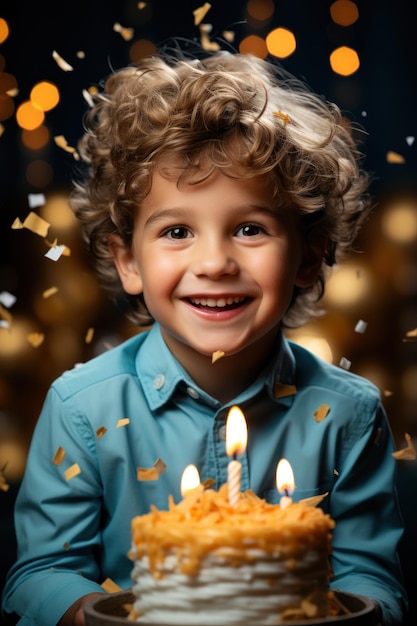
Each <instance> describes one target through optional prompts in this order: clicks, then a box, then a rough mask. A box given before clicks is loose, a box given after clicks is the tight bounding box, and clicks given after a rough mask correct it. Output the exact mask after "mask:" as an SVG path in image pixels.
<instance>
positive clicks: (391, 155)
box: [386, 150, 405, 163]
mask: <svg viewBox="0 0 417 626" xmlns="http://www.w3.org/2000/svg"><path fill="white" fill-rule="evenodd" d="M386 160H387V163H405V158H404V157H403V156H402V154H399V153H398V152H393V150H388V152H387V155H386Z"/></svg>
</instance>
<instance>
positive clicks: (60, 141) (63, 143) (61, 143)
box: [54, 135, 80, 161]
mask: <svg viewBox="0 0 417 626" xmlns="http://www.w3.org/2000/svg"><path fill="white" fill-rule="evenodd" d="M54 141H55V143H56V145H57V146H58V148H62V150H65V152H69V153H70V154H72V156H73V157H74V159H75V160H76V161H78V160H79V158H80V155H79V154H78V152H77V151H76V149H75V148H74V147H73V146H70V145H68V142H67V140H66V139H65V137H64V135H56V136H55V137H54Z"/></svg>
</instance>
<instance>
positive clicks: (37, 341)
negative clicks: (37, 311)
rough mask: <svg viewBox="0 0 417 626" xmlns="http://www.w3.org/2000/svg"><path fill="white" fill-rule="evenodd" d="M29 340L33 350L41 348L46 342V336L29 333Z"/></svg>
mask: <svg viewBox="0 0 417 626" xmlns="http://www.w3.org/2000/svg"><path fill="white" fill-rule="evenodd" d="M27 340H28V342H29V343H30V345H31V346H32V347H33V348H39V346H41V345H42V344H43V342H44V340H45V335H44V334H43V333H29V334H28V336H27Z"/></svg>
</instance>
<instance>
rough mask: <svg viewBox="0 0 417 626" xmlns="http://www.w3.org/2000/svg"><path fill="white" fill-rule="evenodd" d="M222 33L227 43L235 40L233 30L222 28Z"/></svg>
mask: <svg viewBox="0 0 417 626" xmlns="http://www.w3.org/2000/svg"><path fill="white" fill-rule="evenodd" d="M222 34H223V37H224V38H225V40H226V41H228V42H229V43H232V42H233V41H234V40H235V32H234V31H233V30H224V31H223V33H222Z"/></svg>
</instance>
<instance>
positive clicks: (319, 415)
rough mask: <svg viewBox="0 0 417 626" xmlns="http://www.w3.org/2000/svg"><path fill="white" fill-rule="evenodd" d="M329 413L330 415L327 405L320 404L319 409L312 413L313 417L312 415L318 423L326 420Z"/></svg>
mask: <svg viewBox="0 0 417 626" xmlns="http://www.w3.org/2000/svg"><path fill="white" fill-rule="evenodd" d="M329 413H330V407H329V405H328V404H321V405H320V406H319V408H318V409H316V410H315V411H314V413H313V415H314V418H315V420H316V422H318V423H320V422H322V421H323V420H324V419H326V417H327V416H328V414H329Z"/></svg>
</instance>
